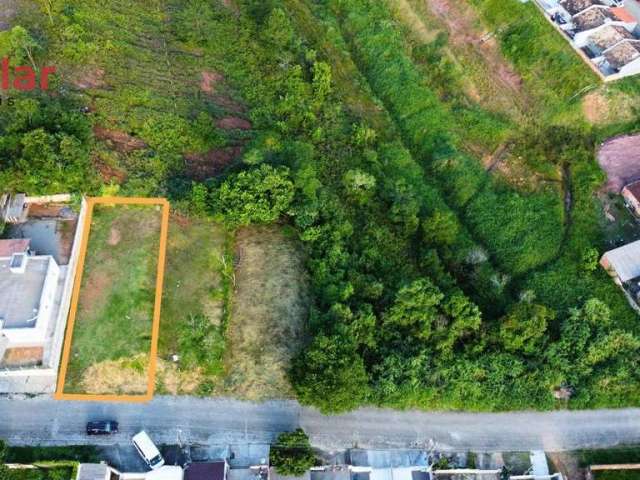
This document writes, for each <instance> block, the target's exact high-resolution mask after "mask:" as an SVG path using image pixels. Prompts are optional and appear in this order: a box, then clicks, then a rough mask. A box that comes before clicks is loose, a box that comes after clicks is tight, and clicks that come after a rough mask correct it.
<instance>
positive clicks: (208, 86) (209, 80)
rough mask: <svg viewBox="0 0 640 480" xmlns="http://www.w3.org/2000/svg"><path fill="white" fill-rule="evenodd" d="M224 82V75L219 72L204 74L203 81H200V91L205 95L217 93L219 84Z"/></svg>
mask: <svg viewBox="0 0 640 480" xmlns="http://www.w3.org/2000/svg"><path fill="white" fill-rule="evenodd" d="M223 81H224V75H222V74H221V73H218V72H207V71H204V72H202V80H201V81H200V90H202V91H203V92H204V93H209V94H213V93H216V90H217V86H218V84H219V83H221V82H223Z"/></svg>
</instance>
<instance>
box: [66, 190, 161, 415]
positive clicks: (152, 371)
mask: <svg viewBox="0 0 640 480" xmlns="http://www.w3.org/2000/svg"><path fill="white" fill-rule="evenodd" d="M86 202H87V214H86V219H85V223H84V231H83V232H82V239H81V244H80V255H79V258H78V266H77V268H76V273H75V279H74V283H73V293H72V296H71V308H70V310H69V317H68V321H67V331H66V334H65V340H64V350H63V351H62V361H61V363H60V365H61V367H60V373H59V375H58V386H57V389H56V393H55V395H54V398H55V399H56V400H89V401H98V402H140V403H141V402H148V401H149V400H151V399H152V398H153V392H154V389H155V378H156V367H157V354H158V337H159V334H160V307H161V305H162V288H163V282H164V268H165V259H166V255H167V237H168V234H169V202H168V201H167V199H165V198H125V197H91V198H87V199H86ZM99 204H101V205H160V206H162V223H161V226H160V252H159V253H158V271H157V276H156V298H155V303H154V307H153V327H152V332H151V351H150V358H149V380H148V383H147V393H146V394H144V395H93V394H84V393H64V384H65V380H66V377H67V367H68V365H69V357H70V355H71V341H72V339H73V327H74V324H75V320H76V314H77V312H78V301H79V299H80V285H81V283H82V273H83V270H84V262H85V258H86V255H87V247H88V243H89V232H90V230H91V220H92V218H93V207H94V206H95V205H99Z"/></svg>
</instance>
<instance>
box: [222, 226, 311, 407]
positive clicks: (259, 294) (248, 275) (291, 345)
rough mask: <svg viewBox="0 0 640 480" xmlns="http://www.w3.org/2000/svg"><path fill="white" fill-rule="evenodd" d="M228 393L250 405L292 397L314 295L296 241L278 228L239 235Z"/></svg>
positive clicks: (245, 230)
mask: <svg viewBox="0 0 640 480" xmlns="http://www.w3.org/2000/svg"><path fill="white" fill-rule="evenodd" d="M235 252H236V255H235V257H236V265H237V266H236V273H235V281H236V286H235V291H234V298H233V308H232V313H231V321H230V325H229V329H228V348H227V354H226V358H225V366H226V370H227V378H226V380H225V385H224V388H223V390H224V391H223V392H220V393H230V394H233V395H236V396H240V397H243V398H247V399H250V400H258V399H265V398H277V397H286V396H290V395H292V391H291V386H290V385H289V381H288V379H287V370H288V368H289V364H290V361H291V358H292V357H293V356H294V354H295V353H296V352H297V350H298V348H299V347H300V345H301V344H302V342H303V340H304V335H305V323H306V319H307V314H308V305H309V292H308V281H307V277H306V274H305V269H304V257H303V254H302V251H301V248H300V245H299V244H298V242H297V241H296V239H294V238H292V237H291V236H289V235H287V234H286V233H284V232H283V231H282V230H281V229H280V228H277V227H255V226H254V227H247V228H242V229H240V230H238V232H237V234H236V242H235Z"/></svg>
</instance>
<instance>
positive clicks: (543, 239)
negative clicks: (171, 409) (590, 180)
mask: <svg viewBox="0 0 640 480" xmlns="http://www.w3.org/2000/svg"><path fill="white" fill-rule="evenodd" d="M339 13H340V15H341V16H342V17H343V22H344V23H343V26H344V29H345V31H346V32H347V35H348V36H349V37H350V38H351V40H352V45H353V48H354V52H355V55H356V57H357V58H358V59H359V64H360V65H361V67H362V69H363V71H364V72H365V75H366V76H367V78H368V79H369V82H370V84H371V85H372V88H373V90H374V91H375V92H376V93H377V94H378V95H379V96H380V98H381V99H383V101H384V102H385V104H386V105H387V106H388V108H389V110H390V112H391V113H392V115H393V116H394V118H395V120H396V122H397V124H398V126H399V128H400V131H401V132H402V135H403V138H404V140H405V142H406V143H407V145H408V146H409V148H410V149H411V151H412V153H413V154H414V155H415V156H416V158H418V159H420V160H421V162H422V164H423V166H424V167H425V168H426V169H427V171H428V172H429V173H430V174H431V175H433V177H434V178H435V179H436V185H437V187H438V188H439V189H440V190H441V191H442V192H443V194H444V195H445V198H446V199H447V201H448V202H449V204H450V205H452V206H453V207H454V209H457V210H460V211H461V216H462V221H463V224H465V225H466V226H467V227H468V228H469V229H470V231H471V232H472V233H473V234H474V235H475V238H476V239H482V240H483V241H484V244H485V246H486V247H487V248H488V249H489V253H490V254H491V256H492V258H493V259H494V262H495V263H496V264H498V265H500V266H501V267H502V268H503V269H505V270H506V272H507V273H509V274H520V273H523V272H526V271H527V270H529V269H531V268H535V267H536V266H538V265H541V264H543V263H544V262H546V261H548V260H550V259H551V258H553V256H554V255H555V254H556V253H557V251H558V248H559V245H560V240H561V239H562V230H563V214H562V199H561V196H560V195H557V192H554V191H553V190H550V191H549V192H538V193H536V192H534V193H528V194H522V193H519V192H517V191H514V190H513V189H511V188H509V187H508V186H506V185H497V184H495V183H494V182H493V181H491V179H490V176H489V174H487V173H486V172H485V171H484V169H483V167H482V166H481V164H480V162H479V161H478V160H477V159H475V158H472V157H470V156H469V155H467V154H465V153H463V152H462V151H461V150H460V148H459V145H460V144H461V139H460V138H459V137H458V136H457V135H454V134H452V129H451V125H459V131H463V130H464V131H467V130H471V131H473V130H474V129H473V127H472V126H471V124H472V123H474V120H475V119H474V117H472V118H471V119H469V118H467V117H464V116H460V115H456V116H454V115H453V114H452V112H450V111H448V110H447V108H446V107H445V106H444V105H443V104H442V102H441V101H440V99H439V98H438V96H437V95H436V94H435V92H434V91H433V90H432V89H430V88H429V87H428V85H425V82H424V81H423V79H422V76H421V75H420V73H419V71H418V69H417V68H416V67H415V65H414V64H413V62H412V61H411V59H410V58H409V57H408V56H407V55H406V54H403V53H402V52H403V51H404V43H403V39H402V37H401V35H400V33H399V31H398V29H396V28H394V26H393V24H392V23H388V22H385V20H386V19H388V18H389V15H390V14H389V11H388V9H387V8H386V7H385V5H384V4H381V3H378V4H376V5H372V4H370V3H368V2H358V1H353V2H349V1H345V2H340V7H339ZM465 122H469V123H468V124H467V123H465ZM492 133H493V131H492V130H489V135H488V137H489V138H491V137H492ZM554 194H555V195H554ZM500 209H502V213H503V215H500ZM463 210H464V212H463ZM493 218H499V219H500V221H499V224H498V222H495V221H493ZM532 224H535V225H536V226H537V228H535V229H531V228H529V225H532ZM514 239H517V241H518V245H522V246H524V248H514Z"/></svg>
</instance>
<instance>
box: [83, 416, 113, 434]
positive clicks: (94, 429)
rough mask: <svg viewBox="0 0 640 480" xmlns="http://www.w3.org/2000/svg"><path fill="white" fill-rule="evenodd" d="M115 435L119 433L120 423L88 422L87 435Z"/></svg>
mask: <svg viewBox="0 0 640 480" xmlns="http://www.w3.org/2000/svg"><path fill="white" fill-rule="evenodd" d="M114 433H118V422H115V421H113V420H103V421H99V422H87V435H112V434H114Z"/></svg>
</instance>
